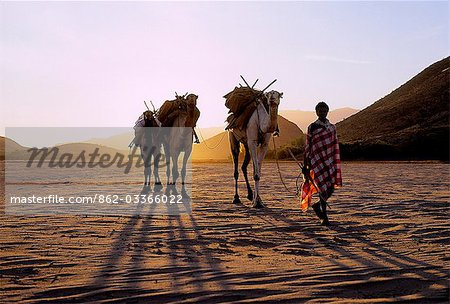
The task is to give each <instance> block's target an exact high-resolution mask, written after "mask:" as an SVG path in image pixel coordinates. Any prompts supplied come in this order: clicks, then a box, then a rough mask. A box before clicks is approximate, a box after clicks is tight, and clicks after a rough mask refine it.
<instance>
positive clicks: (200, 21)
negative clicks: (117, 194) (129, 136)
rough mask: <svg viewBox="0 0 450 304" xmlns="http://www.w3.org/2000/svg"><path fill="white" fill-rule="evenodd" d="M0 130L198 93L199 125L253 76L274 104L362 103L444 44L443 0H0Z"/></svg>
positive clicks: (442, 53) (116, 115)
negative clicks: (273, 94)
mask: <svg viewBox="0 0 450 304" xmlns="http://www.w3.org/2000/svg"><path fill="white" fill-rule="evenodd" d="M0 7H1V15H0V48H1V49H0V51H1V53H0V71H1V83H0V89H1V91H0V99H1V116H2V117H1V125H0V132H1V133H2V134H4V130H5V129H4V128H5V127H9V126H47V127H48V126H72V127H74V126H83V127H92V126H116V127H132V126H133V124H134V121H135V120H136V118H137V117H138V116H139V115H140V114H141V113H142V112H143V111H144V110H145V108H144V104H143V100H152V101H153V102H154V103H155V105H156V106H160V105H161V104H162V103H163V101H164V100H166V99H173V97H174V94H175V93H174V92H175V91H177V92H178V93H179V94H184V93H185V92H193V93H196V94H197V95H199V100H198V102H199V104H198V106H199V108H200V110H201V113H202V115H201V118H200V121H199V126H201V127H209V126H220V125H223V121H224V120H225V118H226V113H227V109H226V108H225V106H224V99H223V98H222V96H223V95H224V94H226V93H227V92H228V91H230V90H231V89H233V87H234V86H235V85H237V84H238V83H239V82H241V83H242V81H241V80H240V78H239V75H240V74H242V75H243V76H244V77H246V79H247V80H248V81H249V82H252V83H253V81H255V80H256V78H259V82H258V85H257V87H259V88H260V89H262V88H263V87H264V86H265V85H266V84H268V83H269V82H271V81H272V80H273V79H275V78H276V79H278V81H277V82H276V83H275V84H274V85H273V86H272V87H271V89H276V90H279V91H283V92H284V98H283V99H282V103H281V106H280V109H282V110H283V109H302V110H313V108H314V105H315V104H316V103H317V102H318V101H321V100H324V101H326V102H328V103H329V105H330V107H331V108H332V109H334V108H339V107H346V106H349V107H354V108H359V109H362V108H364V107H366V106H368V105H370V104H371V103H373V102H374V101H376V100H377V99H379V98H381V97H383V96H384V95H386V94H388V93H390V92H391V91H392V90H393V89H395V88H397V87H398V86H399V85H401V84H403V83H404V82H405V81H407V80H408V79H410V78H411V77H412V76H414V75H415V74H417V73H418V72H420V71H421V70H423V69H424V68H425V67H427V66H428V65H430V64H431V63H433V62H435V61H437V60H440V59H442V58H444V57H446V56H448V55H449V45H450V44H449V4H448V2H447V1H444V2H429V1H427V2H281V3H280V2H276V3H275V2H129V3H127V2H1V3H0Z"/></svg>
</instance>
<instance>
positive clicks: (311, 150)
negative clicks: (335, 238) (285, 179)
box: [301, 120, 342, 211]
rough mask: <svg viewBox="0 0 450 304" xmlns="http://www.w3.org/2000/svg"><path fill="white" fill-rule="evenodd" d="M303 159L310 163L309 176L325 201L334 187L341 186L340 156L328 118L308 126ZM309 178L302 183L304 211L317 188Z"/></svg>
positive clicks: (334, 129) (302, 205) (335, 137)
mask: <svg viewBox="0 0 450 304" xmlns="http://www.w3.org/2000/svg"><path fill="white" fill-rule="evenodd" d="M305 160H307V161H309V163H310V166H311V167H310V169H311V171H310V176H311V178H312V180H313V181H314V184H315V186H317V188H318V190H319V194H320V196H321V197H322V198H323V199H324V200H325V201H326V200H328V198H329V197H330V196H331V194H332V193H333V190H334V189H335V188H336V187H340V186H342V176H341V156H340V151H339V142H338V139H337V134H336V127H335V126H334V125H333V124H332V123H330V122H329V121H328V120H327V121H326V122H325V123H324V122H322V121H320V120H317V121H315V122H314V123H312V124H311V125H310V126H309V127H308V133H307V135H306V146H305ZM314 184H313V183H312V181H310V180H306V181H305V182H304V183H303V185H302V193H301V194H302V202H301V208H302V210H303V211H306V210H307V209H308V207H309V206H311V205H312V195H313V194H314V193H317V189H316V187H315V186H314Z"/></svg>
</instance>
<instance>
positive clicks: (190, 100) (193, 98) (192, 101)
mask: <svg viewBox="0 0 450 304" xmlns="http://www.w3.org/2000/svg"><path fill="white" fill-rule="evenodd" d="M197 99H198V96H197V95H195V94H192V93H191V94H189V95H188V96H187V97H186V101H187V104H188V106H189V107H191V108H193V107H195V106H196V105H197Z"/></svg>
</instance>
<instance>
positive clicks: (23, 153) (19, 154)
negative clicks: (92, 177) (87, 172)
mask: <svg viewBox="0 0 450 304" xmlns="http://www.w3.org/2000/svg"><path fill="white" fill-rule="evenodd" d="M6 141H7V146H6V150H7V151H6V158H7V159H11V160H19V159H20V160H29V159H30V156H31V155H32V154H31V153H32V151H28V149H29V148H26V147H23V146H21V145H19V144H17V143H16V142H14V141H13V140H11V139H8V138H6ZM10 144H11V146H10ZM16 145H17V146H16ZM55 148H58V154H57V156H56V160H59V158H60V157H61V156H62V155H63V154H65V153H66V154H71V155H73V157H72V158H73V159H76V157H77V156H78V155H80V154H81V153H82V152H83V151H84V155H85V157H86V161H88V160H89V159H90V157H89V154H91V153H94V151H95V150H96V149H98V154H100V155H103V154H108V155H110V156H111V158H113V157H114V156H115V155H116V154H117V153H120V154H122V155H125V156H127V155H128V151H126V150H117V149H113V148H110V147H105V146H101V145H95V144H87V143H70V144H64V145H58V146H55ZM50 149H52V147H49V151H50ZM41 155H42V154H39V155H38V156H37V157H36V160H38V159H40V157H41ZM48 155H49V156H48V157H47V160H49V159H50V158H51V157H52V155H53V154H52V153H49V154H48ZM95 160H96V161H98V157H96V158H95Z"/></svg>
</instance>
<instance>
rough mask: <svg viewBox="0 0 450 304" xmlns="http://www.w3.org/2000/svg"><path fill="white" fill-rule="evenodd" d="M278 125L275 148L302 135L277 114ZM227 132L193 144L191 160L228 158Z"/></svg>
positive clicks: (291, 123) (292, 124) (293, 125)
mask: <svg viewBox="0 0 450 304" xmlns="http://www.w3.org/2000/svg"><path fill="white" fill-rule="evenodd" d="M278 126H279V128H280V137H277V138H276V139H275V142H276V145H277V147H276V148H277V149H278V148H280V147H282V146H286V145H289V144H291V142H292V141H293V140H295V139H298V138H300V137H302V136H303V132H302V131H301V130H300V128H299V127H298V126H297V125H296V124H295V123H293V122H292V121H289V120H287V119H286V118H284V117H282V116H280V115H278ZM226 133H227V132H225V131H224V132H222V133H220V134H218V135H216V136H213V137H212V138H210V139H207V140H206V141H204V142H202V143H200V144H198V145H194V146H193V152H192V153H193V154H192V159H193V160H225V159H229V158H230V144H229V140H228V134H226ZM269 149H273V142H272V141H271V142H270V145H269Z"/></svg>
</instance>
